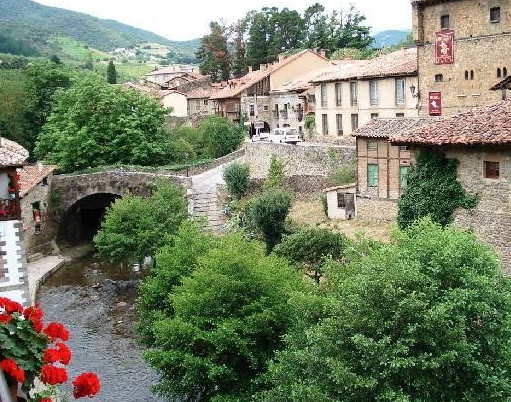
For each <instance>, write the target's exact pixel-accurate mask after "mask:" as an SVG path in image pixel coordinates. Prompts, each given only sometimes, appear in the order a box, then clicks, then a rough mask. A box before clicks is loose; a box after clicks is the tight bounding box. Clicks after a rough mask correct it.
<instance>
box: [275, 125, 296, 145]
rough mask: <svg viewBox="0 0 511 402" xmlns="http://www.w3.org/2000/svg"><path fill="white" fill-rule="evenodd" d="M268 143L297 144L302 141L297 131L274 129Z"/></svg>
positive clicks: (285, 128) (294, 129) (284, 128)
mask: <svg viewBox="0 0 511 402" xmlns="http://www.w3.org/2000/svg"><path fill="white" fill-rule="evenodd" d="M268 141H270V142H276V143H279V144H280V143H286V144H297V143H298V142H300V141H302V138H301V136H300V134H299V133H298V130H297V129H296V128H293V127H283V128H274V129H273V131H272V132H271V134H270V135H269V136H268Z"/></svg>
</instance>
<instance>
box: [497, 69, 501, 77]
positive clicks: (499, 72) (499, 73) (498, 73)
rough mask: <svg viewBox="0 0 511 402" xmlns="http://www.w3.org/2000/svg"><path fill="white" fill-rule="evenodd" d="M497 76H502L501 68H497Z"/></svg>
mask: <svg viewBox="0 0 511 402" xmlns="http://www.w3.org/2000/svg"><path fill="white" fill-rule="evenodd" d="M497 78H502V71H500V68H497Z"/></svg>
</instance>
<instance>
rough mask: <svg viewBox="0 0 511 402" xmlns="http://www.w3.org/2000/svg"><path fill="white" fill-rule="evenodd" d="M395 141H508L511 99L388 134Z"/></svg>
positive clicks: (472, 143)
mask: <svg viewBox="0 0 511 402" xmlns="http://www.w3.org/2000/svg"><path fill="white" fill-rule="evenodd" d="M391 143H393V144H394V143H395V144H417V145H511V99H507V100H503V101H500V102H497V103H494V104H492V105H487V106H481V107H476V108H474V109H471V110H469V111H467V112H464V113H460V114H457V115H453V116H450V117H446V118H444V119H443V120H441V121H438V122H434V123H431V124H428V125H426V126H424V127H420V128H417V129H414V130H410V131H408V132H404V133H401V134H399V135H397V136H394V137H392V138H391Z"/></svg>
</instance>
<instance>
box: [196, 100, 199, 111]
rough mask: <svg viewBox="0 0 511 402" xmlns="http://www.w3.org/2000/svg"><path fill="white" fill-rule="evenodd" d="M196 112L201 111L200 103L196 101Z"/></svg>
mask: <svg viewBox="0 0 511 402" xmlns="http://www.w3.org/2000/svg"><path fill="white" fill-rule="evenodd" d="M195 110H200V101H195Z"/></svg>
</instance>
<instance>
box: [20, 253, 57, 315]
mask: <svg viewBox="0 0 511 402" xmlns="http://www.w3.org/2000/svg"><path fill="white" fill-rule="evenodd" d="M65 262H66V259H65V258H64V257H63V256H61V255H51V256H49V257H44V258H41V259H40V260H37V261H33V262H30V263H28V264H27V277H28V289H29V293H30V304H32V305H34V304H36V301H37V292H38V291H39V288H40V287H41V284H43V283H44V281H46V279H48V278H49V277H50V276H51V275H53V274H54V273H55V272H57V271H58V270H59V269H60V268H61V267H62V266H63V265H64V263H65Z"/></svg>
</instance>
